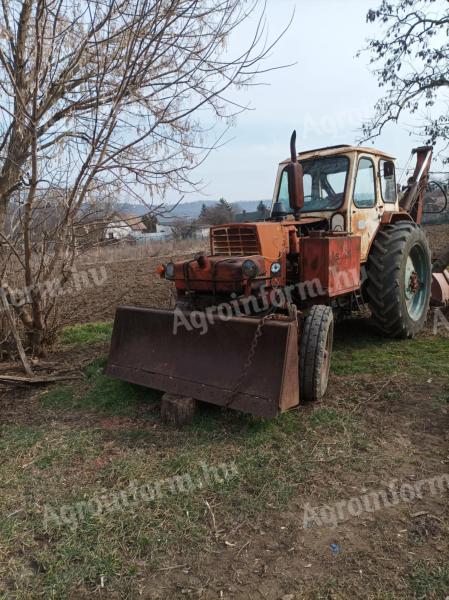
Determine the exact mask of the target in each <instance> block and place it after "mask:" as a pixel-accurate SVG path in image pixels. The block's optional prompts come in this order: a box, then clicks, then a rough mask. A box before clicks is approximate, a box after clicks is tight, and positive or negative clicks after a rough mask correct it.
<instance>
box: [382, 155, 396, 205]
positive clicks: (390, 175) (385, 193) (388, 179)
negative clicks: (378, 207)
mask: <svg viewBox="0 0 449 600" xmlns="http://www.w3.org/2000/svg"><path fill="white" fill-rule="evenodd" d="M380 183H381V188H382V199H383V201H384V202H385V203H394V202H396V173H395V169H394V163H393V162H391V161H387V160H381V161H380Z"/></svg>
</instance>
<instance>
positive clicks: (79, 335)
mask: <svg viewBox="0 0 449 600" xmlns="http://www.w3.org/2000/svg"><path fill="white" fill-rule="evenodd" d="M111 334H112V323H84V324H81V325H71V326H70V327H65V328H64V330H63V332H62V333H61V335H60V338H59V341H60V343H61V344H62V345H63V346H84V345H85V344H92V343H96V342H107V341H108V340H109V339H110V337H111Z"/></svg>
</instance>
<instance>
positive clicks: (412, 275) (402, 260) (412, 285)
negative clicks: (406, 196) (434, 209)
mask: <svg viewBox="0 0 449 600" xmlns="http://www.w3.org/2000/svg"><path fill="white" fill-rule="evenodd" d="M367 276H368V280H367V285H366V293H367V299H368V303H369V306H370V309H371V313H372V318H373V322H374V324H375V326H376V327H377V328H378V329H379V330H380V331H381V332H383V333H384V334H386V335H388V336H389V337H393V338H410V337H413V336H415V335H416V334H417V333H419V332H420V331H421V330H422V329H423V327H424V325H425V323H426V319H427V313H428V310H429V303H430V292H431V285H432V261H431V253H430V248H429V243H428V241H427V238H426V235H425V233H424V231H423V230H422V229H421V227H419V225H416V224H415V223H411V222H409V221H401V222H399V223H395V224H394V225H387V226H386V227H384V228H383V229H381V230H380V231H379V233H378V234H377V236H376V239H375V241H374V242H373V245H372V248H371V253H370V256H369V259H368V265H367Z"/></svg>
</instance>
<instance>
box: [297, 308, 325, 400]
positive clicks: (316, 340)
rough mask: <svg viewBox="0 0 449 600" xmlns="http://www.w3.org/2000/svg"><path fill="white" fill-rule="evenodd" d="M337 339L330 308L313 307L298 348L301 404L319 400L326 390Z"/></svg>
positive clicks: (304, 325) (305, 322) (305, 323)
mask: <svg viewBox="0 0 449 600" xmlns="http://www.w3.org/2000/svg"><path fill="white" fill-rule="evenodd" d="M333 339H334V315H333V312H332V309H331V308H330V307H329V306H322V305H316V306H312V308H311V310H310V312H309V314H308V316H307V317H306V319H305V320H304V323H303V327H302V332H301V343H300V349H299V381H300V401H301V400H302V401H306V402H309V401H314V400H320V399H321V398H322V397H323V396H324V394H325V393H326V390H327V385H328V381H329V371H330V364H331V354H332V344H333Z"/></svg>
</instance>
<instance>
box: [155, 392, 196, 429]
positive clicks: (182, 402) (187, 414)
mask: <svg viewBox="0 0 449 600" xmlns="http://www.w3.org/2000/svg"><path fill="white" fill-rule="evenodd" d="M196 404H197V403H196V400H194V399H193V398H188V397H186V396H178V395H176V394H164V395H163V396H162V399H161V418H162V421H163V422H164V423H165V424H166V425H174V426H175V427H177V428H178V429H180V428H181V427H183V426H184V425H187V423H190V422H191V421H192V419H193V416H194V414H195V410H196Z"/></svg>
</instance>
